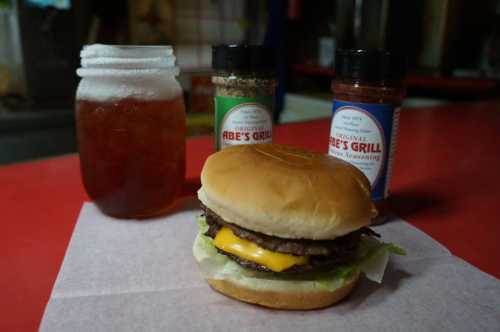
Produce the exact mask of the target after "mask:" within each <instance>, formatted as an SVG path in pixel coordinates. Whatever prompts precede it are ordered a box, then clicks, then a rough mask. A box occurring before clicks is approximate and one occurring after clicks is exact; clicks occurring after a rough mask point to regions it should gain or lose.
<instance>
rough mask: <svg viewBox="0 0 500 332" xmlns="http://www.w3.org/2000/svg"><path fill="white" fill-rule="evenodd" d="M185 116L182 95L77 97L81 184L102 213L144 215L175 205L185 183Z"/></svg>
mask: <svg viewBox="0 0 500 332" xmlns="http://www.w3.org/2000/svg"><path fill="white" fill-rule="evenodd" d="M185 118H186V115H185V110H184V102H183V99H182V97H178V98H175V99H172V100H160V101H143V100H136V99H130V98H129V99H122V100H119V101H116V102H97V101H86V100H78V101H77V103H76V123H77V134H78V146H79V151H80V165H81V173H82V179H83V184H84V186H85V189H86V190H87V193H88V194H89V196H90V198H91V199H92V200H93V201H94V202H95V203H96V204H97V206H98V207H99V208H100V209H101V210H102V211H103V212H104V213H106V214H108V215H110V216H114V217H118V218H145V217H150V216H154V215H158V214H162V213H164V212H166V211H167V210H168V209H169V208H170V207H171V205H172V204H173V203H174V201H175V199H176V197H177V196H178V195H179V193H180V192H181V189H182V186H183V183H184V176H185V168H186V157H185V155H186V154H185V150H186V147H185V137H186V120H185Z"/></svg>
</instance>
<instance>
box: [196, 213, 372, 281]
mask: <svg viewBox="0 0 500 332" xmlns="http://www.w3.org/2000/svg"><path fill="white" fill-rule="evenodd" d="M201 207H202V209H203V210H204V211H205V218H206V221H207V224H208V226H209V228H208V231H207V232H206V233H205V235H207V236H209V237H211V238H215V236H216V235H217V233H218V232H219V230H220V229H221V228H222V227H228V228H230V229H231V230H232V231H233V233H234V234H235V235H236V236H238V237H239V238H242V239H246V240H249V241H251V242H254V243H255V244H257V245H259V246H260V247H262V248H265V249H268V250H270V251H274V252H280V253H284V254H292V255H296V256H309V260H308V262H307V263H306V264H303V265H294V266H292V267H290V268H289V269H287V270H285V271H282V272H281V273H304V272H311V271H318V270H323V269H328V268H331V267H333V266H334V265H338V264H342V263H346V262H348V261H349V260H351V259H352V258H353V256H354V254H355V253H356V250H357V249H358V245H359V241H360V239H361V236H362V235H364V234H365V235H369V236H377V237H378V236H379V235H378V234H377V233H375V232H374V231H372V230H371V229H370V228H368V227H363V228H361V229H359V230H357V231H354V232H352V233H349V234H347V235H345V236H341V237H338V238H336V239H334V240H316V241H315V240H307V239H284V238H280V237H276V236H270V235H265V234H262V233H258V232H254V231H251V230H248V229H244V228H242V227H240V226H238V225H235V224H232V223H229V222H227V221H225V220H224V219H222V218H221V217H220V216H218V215H217V214H216V213H215V212H213V211H212V210H210V209H209V208H207V207H206V206H204V205H203V204H201ZM219 252H221V253H222V254H225V255H227V256H229V257H230V258H232V259H233V260H235V261H236V262H237V263H238V264H240V265H241V266H243V267H245V268H250V269H253V270H258V271H263V272H272V271H271V270H270V269H268V268H267V267H265V266H263V265H260V264H258V263H255V262H252V261H249V260H245V259H243V258H241V257H238V256H235V255H232V254H230V253H226V252H224V251H221V250H219Z"/></svg>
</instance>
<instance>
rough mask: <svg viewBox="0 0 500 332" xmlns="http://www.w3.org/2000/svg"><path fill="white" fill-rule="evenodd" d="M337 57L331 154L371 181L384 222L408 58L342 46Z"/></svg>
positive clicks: (333, 84) (373, 194)
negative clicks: (358, 170) (351, 165)
mask: <svg viewBox="0 0 500 332" xmlns="http://www.w3.org/2000/svg"><path fill="white" fill-rule="evenodd" d="M335 60H336V65H335V72H336V78H335V79H334V80H333V82H332V85H331V88H332V91H333V93H334V100H333V116H332V123H331V128H330V138H329V146H328V154H330V155H332V156H334V157H337V158H340V159H343V160H345V161H347V162H349V163H351V164H353V165H354V166H356V167H357V168H359V169H360V170H361V171H362V172H363V173H364V174H365V175H366V177H367V178H368V179H369V180H370V183H371V185H372V200H373V201H374V202H375V204H376V205H377V207H378V208H379V214H380V215H379V217H378V218H377V220H375V222H376V223H380V222H383V221H385V220H386V219H387V206H386V199H387V198H388V196H389V183H390V178H391V172H392V159H393V156H394V152H395V149H396V136H397V130H398V122H399V111H400V105H401V101H402V99H403V97H404V94H405V88H404V85H403V79H404V75H405V66H406V61H405V58H404V56H402V55H400V54H396V53H393V52H389V51H385V50H342V49H341V50H338V51H337V54H336V57H335Z"/></svg>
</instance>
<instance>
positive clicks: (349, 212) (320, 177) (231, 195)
mask: <svg viewBox="0 0 500 332" xmlns="http://www.w3.org/2000/svg"><path fill="white" fill-rule="evenodd" d="M201 184H202V188H201V189H200V190H199V191H198V198H199V199H200V201H201V202H202V203H203V204H204V205H205V206H207V207H208V208H209V209H211V210H212V211H214V212H215V213H216V214H218V215H219V216H220V217H221V218H223V219H224V220H225V221H227V222H230V223H234V224H236V225H239V226H241V227H243V228H246V229H249V230H253V231H256V232H260V233H264V234H267V235H271V236H277V237H281V238H290V239H311V240H327V239H334V238H336V237H339V236H342V235H345V234H348V233H350V232H352V231H355V230H357V229H359V228H361V227H363V226H366V225H368V224H370V221H371V219H372V218H373V217H375V216H376V213H377V212H376V209H375V207H374V205H373V203H372V202H371V200H370V183H369V181H368V179H367V178H366V177H365V176H364V174H363V173H362V172H361V171H359V170H358V169H357V168H355V167H354V166H352V165H350V164H349V163H347V162H344V161H342V160H340V159H337V158H334V157H331V156H327V155H323V154H318V153H313V152H310V151H305V150H301V149H296V148H292V147H288V146H283V145H275V144H259V145H237V146H231V147H227V148H225V149H223V150H221V151H219V152H217V153H214V154H212V155H211V156H210V157H209V158H208V159H207V160H206V162H205V165H204V166H203V170H202V172H201ZM214 287H215V286H214ZM219 287H222V286H220V285H219ZM226 287H228V286H227V285H226Z"/></svg>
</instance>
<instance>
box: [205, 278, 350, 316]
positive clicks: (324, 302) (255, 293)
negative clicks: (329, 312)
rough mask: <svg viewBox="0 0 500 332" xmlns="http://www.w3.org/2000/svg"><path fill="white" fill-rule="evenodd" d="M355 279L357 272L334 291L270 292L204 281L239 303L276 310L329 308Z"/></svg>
mask: <svg viewBox="0 0 500 332" xmlns="http://www.w3.org/2000/svg"><path fill="white" fill-rule="evenodd" d="M358 279H359V273H356V274H354V275H353V276H352V277H351V278H349V279H348V280H347V281H346V282H345V283H344V285H343V286H341V287H339V288H337V289H335V290H327V289H311V290H296V289H293V288H290V289H286V290H285V289H278V290H270V289H258V288H254V287H252V286H251V285H249V284H245V282H244V281H241V280H239V279H235V280H226V279H224V280H216V279H208V280H207V281H208V283H209V284H210V286H212V288H213V289H215V290H216V291H218V292H220V293H222V294H224V295H226V296H229V297H231V298H233V299H236V300H239V301H243V302H247V303H253V304H258V305H261V306H264V307H268V308H275V309H288V310H309V309H319V308H324V307H328V306H331V305H333V304H335V303H337V302H339V301H340V300H342V299H343V298H345V297H346V296H348V295H349V294H350V293H351V291H352V290H353V288H354V286H355V285H356V284H357V281H358Z"/></svg>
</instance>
